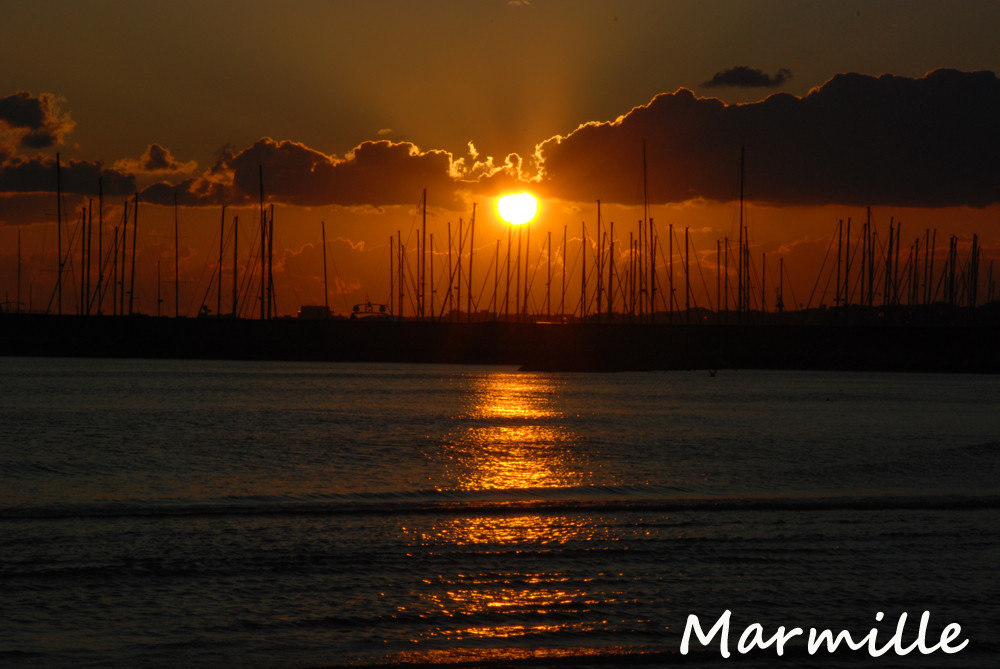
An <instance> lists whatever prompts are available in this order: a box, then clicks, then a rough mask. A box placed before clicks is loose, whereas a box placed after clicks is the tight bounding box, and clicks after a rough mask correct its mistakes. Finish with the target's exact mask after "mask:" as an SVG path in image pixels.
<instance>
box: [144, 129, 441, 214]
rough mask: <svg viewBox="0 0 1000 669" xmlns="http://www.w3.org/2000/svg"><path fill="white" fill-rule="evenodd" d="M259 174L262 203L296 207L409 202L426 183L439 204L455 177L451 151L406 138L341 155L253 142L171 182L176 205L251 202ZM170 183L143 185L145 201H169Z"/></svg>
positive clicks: (272, 142) (295, 144)
mask: <svg viewBox="0 0 1000 669" xmlns="http://www.w3.org/2000/svg"><path fill="white" fill-rule="evenodd" d="M261 174H263V186H264V196H265V198H266V199H267V201H268V202H275V203H281V204H290V205H299V206H323V205H343V206H356V205H372V206H383V205H392V204H412V203H415V202H417V201H418V200H419V199H420V194H421V191H422V189H423V188H427V189H428V191H429V192H430V193H432V194H433V195H432V196H431V197H432V198H436V199H437V203H438V204H439V205H442V206H443V205H446V204H452V203H453V198H454V191H455V189H456V185H457V181H456V179H455V176H454V174H453V173H452V156H451V154H450V153H448V152H445V151H421V150H420V149H419V148H418V147H417V146H415V145H413V144H410V143H395V142H389V141H378V142H364V143H363V144H360V145H359V146H357V147H356V148H355V149H354V150H353V151H352V152H351V153H350V154H348V155H347V156H345V157H343V158H337V157H334V156H329V155H326V154H324V153H321V152H319V151H316V150H314V149H311V148H309V147H307V146H305V145H304V144H300V143H298V142H291V141H278V140H274V139H271V138H269V137H265V138H262V139H260V140H258V141H257V142H256V143H255V144H254V145H253V146H250V147H248V148H246V149H244V150H242V151H239V152H233V151H232V150H231V149H228V150H225V151H223V152H221V154H220V155H219V157H218V160H217V162H216V164H215V165H214V166H213V168H212V170H211V171H210V172H209V173H207V174H206V175H204V176H202V177H199V178H196V179H189V180H187V181H185V182H183V183H181V184H179V185H178V186H177V188H178V191H179V193H180V195H179V198H178V201H179V202H181V203H182V204H188V205H199V206H210V205H221V204H249V203H253V202H256V201H258V198H259V193H260V181H261ZM174 188H175V187H174V186H171V185H169V184H166V183H160V184H154V185H153V186H150V187H149V188H147V189H146V190H145V191H144V192H143V194H142V196H141V197H142V198H143V199H144V200H146V201H152V202H159V203H161V204H172V203H173V197H174V195H173V193H174Z"/></svg>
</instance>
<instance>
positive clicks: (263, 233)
mask: <svg viewBox="0 0 1000 669" xmlns="http://www.w3.org/2000/svg"><path fill="white" fill-rule="evenodd" d="M257 177H258V183H259V184H260V188H259V192H260V319H261V320H264V317H265V309H266V308H267V304H266V303H265V301H264V294H265V293H266V288H267V279H266V277H265V276H264V268H265V266H266V265H265V262H266V259H265V253H266V251H267V214H266V213H265V212H264V166H263V165H262V164H260V163H258V164H257Z"/></svg>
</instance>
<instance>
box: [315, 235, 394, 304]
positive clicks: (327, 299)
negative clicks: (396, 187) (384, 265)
mask: <svg viewBox="0 0 1000 669" xmlns="http://www.w3.org/2000/svg"><path fill="white" fill-rule="evenodd" d="M319 225H320V232H321V234H322V236H323V306H325V307H326V310H327V312H329V311H330V290H329V288H328V287H327V283H326V221H320V222H319ZM389 241H390V242H391V241H392V238H391V237H390V238H389ZM389 261H390V263H391V262H392V256H391V255H390V256H389ZM389 275H390V280H391V277H392V269H391V265H390V269H389ZM389 300H390V302H391V301H392V298H391V297H390V298H389Z"/></svg>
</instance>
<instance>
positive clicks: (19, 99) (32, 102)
mask: <svg viewBox="0 0 1000 669" xmlns="http://www.w3.org/2000/svg"><path fill="white" fill-rule="evenodd" d="M75 125H76V123H75V122H74V121H73V120H72V119H71V118H70V117H69V114H63V113H62V112H61V111H60V109H59V99H58V98H56V97H55V96H54V95H52V94H51V93H42V94H41V95H39V96H35V95H32V94H31V93H29V92H28V91H18V92H17V93H14V94H12V95H8V96H6V97H3V98H0V127H2V126H6V127H7V128H8V129H9V131H12V132H13V133H14V134H16V135H17V136H18V138H19V141H20V144H21V145H22V146H24V147H27V148H33V149H43V148H46V147H49V146H52V145H54V144H61V143H62V142H63V139H64V138H65V136H66V135H67V134H68V133H69V132H70V131H72V130H73V128H74V126H75Z"/></svg>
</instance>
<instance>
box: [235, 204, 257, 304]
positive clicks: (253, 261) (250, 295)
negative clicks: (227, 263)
mask: <svg viewBox="0 0 1000 669" xmlns="http://www.w3.org/2000/svg"><path fill="white" fill-rule="evenodd" d="M250 229H251V230H252V231H253V236H252V237H251V238H250V242H249V244H248V245H247V248H248V249H249V254H250V255H249V261H248V262H247V264H246V265H244V266H243V277H242V278H241V279H240V288H239V291H238V292H239V293H240V295H241V296H242V300H241V301H240V308H239V313H241V314H242V313H244V312H245V311H246V310H247V307H249V306H250V300H251V299H253V300H259V299H260V293H259V292H258V291H256V290H255V291H252V292H251V291H250V288H251V286H252V285H253V284H254V283H255V281H254V278H253V276H254V271H255V270H256V269H257V266H258V265H259V263H260V254H259V253H258V252H257V251H258V249H259V248H260V247H259V246H258V243H259V241H260V226H259V225H257V224H256V223H252V224H251V225H250ZM261 274H262V275H263V272H261ZM261 280H263V276H262V277H261Z"/></svg>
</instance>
